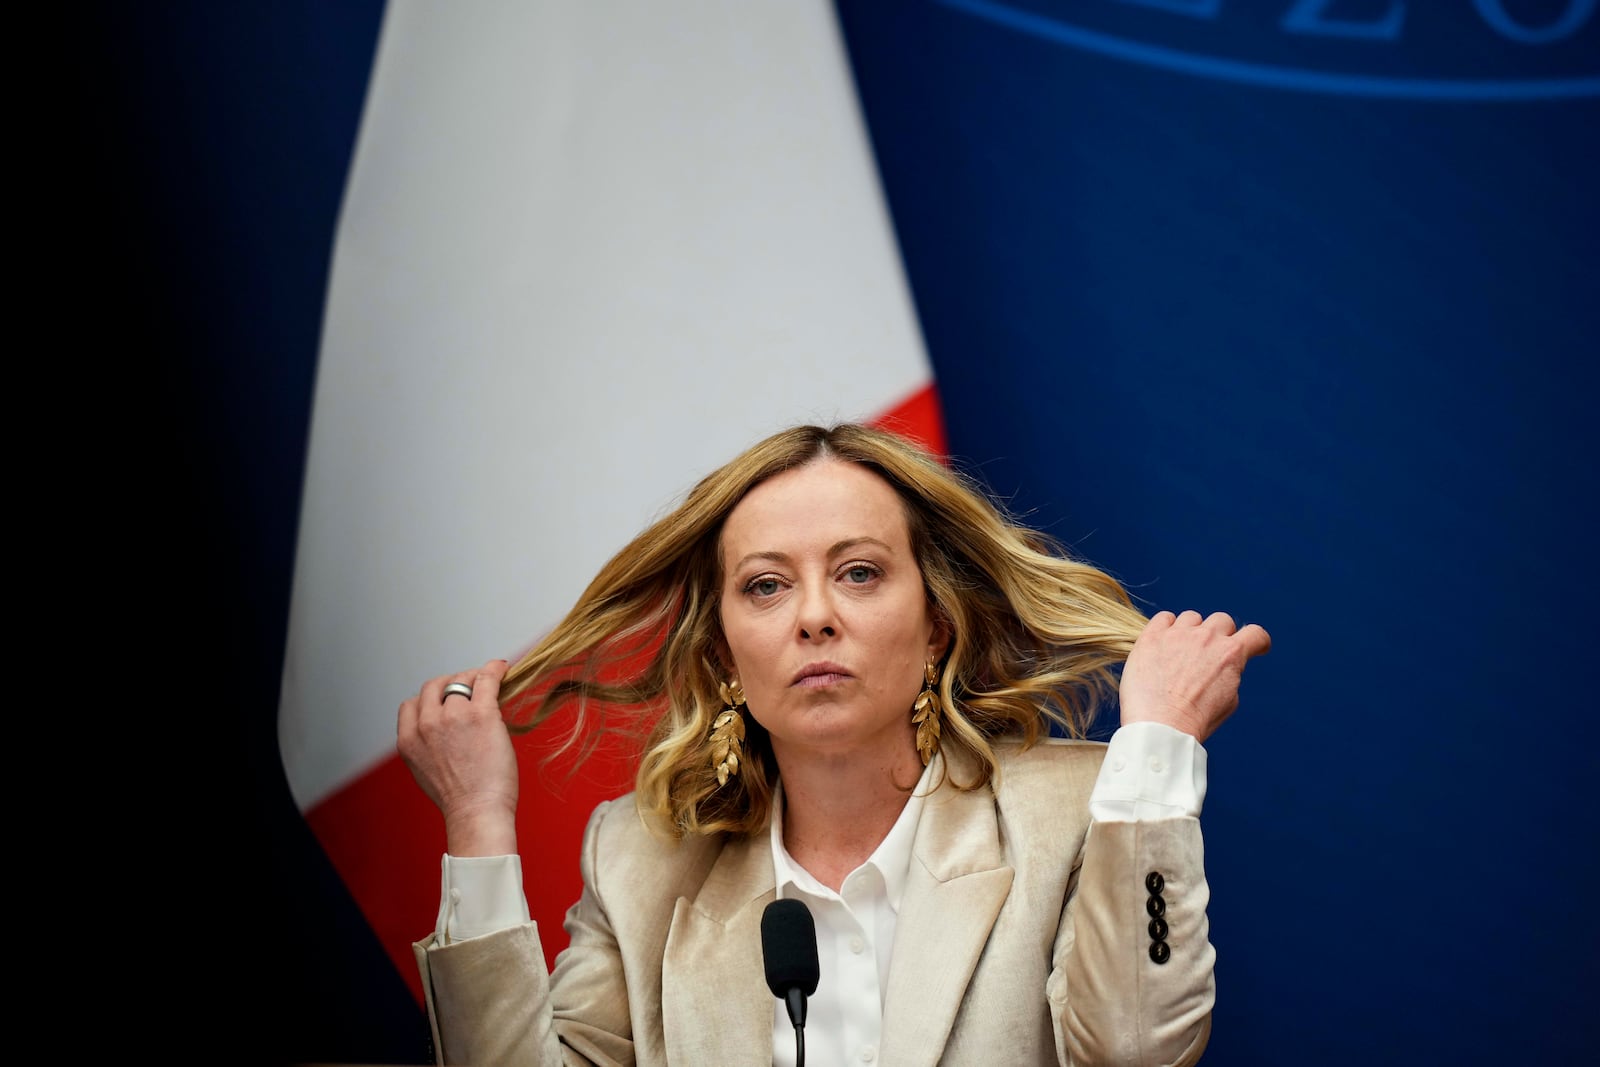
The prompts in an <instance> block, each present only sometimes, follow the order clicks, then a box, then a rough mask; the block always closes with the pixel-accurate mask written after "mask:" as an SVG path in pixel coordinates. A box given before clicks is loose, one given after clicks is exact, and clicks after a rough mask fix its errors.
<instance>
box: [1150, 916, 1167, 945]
mask: <svg viewBox="0 0 1600 1067" xmlns="http://www.w3.org/2000/svg"><path fill="white" fill-rule="evenodd" d="M1166 939H1167V920H1165V919H1163V918H1160V917H1159V916H1158V917H1157V918H1154V919H1151V920H1150V940H1152V941H1165V940H1166Z"/></svg>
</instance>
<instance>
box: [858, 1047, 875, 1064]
mask: <svg viewBox="0 0 1600 1067" xmlns="http://www.w3.org/2000/svg"><path fill="white" fill-rule="evenodd" d="M877 1058H878V1050H877V1049H875V1048H873V1047H872V1046H871V1045H866V1046H863V1047H862V1049H861V1062H862V1063H871V1062H872V1061H873V1060H875V1059H877Z"/></svg>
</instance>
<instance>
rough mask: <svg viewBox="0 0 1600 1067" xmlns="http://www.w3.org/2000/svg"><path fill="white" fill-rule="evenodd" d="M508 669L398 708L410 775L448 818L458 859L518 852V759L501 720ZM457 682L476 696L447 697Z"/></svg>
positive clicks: (438, 685) (500, 663)
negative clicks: (502, 688)
mask: <svg viewBox="0 0 1600 1067" xmlns="http://www.w3.org/2000/svg"><path fill="white" fill-rule="evenodd" d="M507 666H508V665H507V663H506V661H505V660H503V659H492V660H490V661H489V662H487V663H485V664H484V665H483V666H482V667H479V668H477V669H475V670H470V671H460V672H458V673H456V674H444V675H440V676H439V677H437V678H432V679H429V680H428V681H427V682H425V683H423V686H422V689H421V690H420V691H419V692H418V693H417V695H416V696H414V697H410V698H408V699H407V700H404V701H402V702H401V704H400V722H399V729H398V735H399V736H398V741H397V745H396V747H397V748H398V749H399V751H400V757H401V758H402V759H404V760H405V762H406V766H407V767H409V768H411V775H412V777H414V778H415V779H416V780H417V784H418V785H419V786H421V787H422V791H423V792H424V793H426V794H427V796H428V799H429V800H432V801H433V802H434V804H436V805H438V808H439V811H440V812H441V813H442V814H443V815H444V825H445V836H446V842H447V843H446V845H445V849H446V851H448V852H449V853H450V854H451V855H453V856H502V855H508V854H510V853H514V852H516V851H517V790H518V781H517V756H516V751H515V750H514V749H513V748H512V745H511V733H510V731H509V730H507V729H506V724H505V720H504V719H503V718H501V715H500V699H499V698H500V679H501V678H503V677H504V676H505V673H506V668H507ZM453 683H459V684H461V685H465V686H469V687H470V688H471V690H472V696H471V697H466V696H463V695H461V694H459V693H449V694H447V693H446V692H445V687H446V686H448V685H451V684H453Z"/></svg>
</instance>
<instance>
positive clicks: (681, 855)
mask: <svg viewBox="0 0 1600 1067" xmlns="http://www.w3.org/2000/svg"><path fill="white" fill-rule="evenodd" d="M999 751H1000V754H1001V763H1000V774H999V776H998V777H997V779H996V780H995V781H994V782H993V783H992V785H991V786H990V787H987V788H983V789H979V790H975V791H972V792H968V793H962V792H958V791H956V790H955V789H953V788H950V787H949V786H948V785H945V786H941V787H940V788H939V789H937V790H936V791H935V792H934V793H933V795H932V796H930V797H929V798H928V802H927V805H926V806H925V807H924V809H923V813H922V818H921V821H920V822H919V823H918V826H917V832H916V838H915V840H914V843H913V845H912V859H911V868H910V872H909V875H908V878H907V882H906V887H905V892H904V895H903V897H902V900H901V905H900V911H899V915H898V919H897V924H896V929H895V941H894V953H893V964H892V967H891V974H890V976H889V982H888V988H887V991H886V993H885V1003H884V1013H883V1035H882V1041H881V1044H880V1050H881V1055H880V1059H879V1062H880V1063H881V1064H883V1065H884V1067H913V1065H932V1064H947V1065H962V1064H977V1065H983V1067H992V1065H994V1064H1035V1063H1040V1064H1043V1063H1062V1064H1118V1065H1122V1064H1179V1063H1181V1064H1191V1063H1194V1062H1195V1061H1196V1060H1198V1059H1199V1057H1200V1054H1201V1052H1202V1051H1203V1050H1204V1048H1205V1045H1206V1041H1207V1039H1208V1037H1209V1035H1210V1017H1211V1006H1212V1001H1213V997H1214V983H1213V979H1212V964H1213V961H1214V959H1215V953H1214V951H1213V950H1212V947H1211V944H1210V942H1209V940H1208V937H1207V935H1208V927H1207V921H1206V914H1205V909H1206V904H1207V901H1208V899H1209V891H1208V889H1207V887H1206V881H1205V871H1204V867H1203V849H1202V844H1201V837H1200V825H1199V821H1198V820H1196V819H1192V818H1178V819H1171V820H1162V821H1159V822H1150V823H1096V824H1094V825H1093V829H1092V831H1091V827H1090V821H1089V810H1088V805H1089V793H1090V790H1091V789H1092V788H1093V785H1094V781H1095V778H1096V775H1097V774H1098V772H1099V767H1100V762H1101V759H1102V757H1103V756H1104V754H1105V746H1104V745H1103V744H1100V743H1097V742H1088V741H1047V742H1043V743H1041V744H1039V745H1038V746H1036V747H1035V748H1033V749H1031V750H1029V751H1028V752H1026V753H1021V752H1019V751H1018V746H1016V745H1014V744H1006V745H1002V746H1000V748H999ZM955 770H956V772H957V773H960V771H961V770H962V768H955ZM581 862H582V871H583V886H584V888H583V894H582V896H581V898H580V899H579V900H578V902H577V903H576V904H574V905H573V906H572V908H571V910H570V911H568V913H567V918H566V923H565V926H566V929H567V931H568V933H569V934H570V937H571V941H570V944H569V947H568V948H567V949H566V950H565V951H563V952H562V953H561V954H560V956H559V957H558V958H557V960H556V966H555V970H554V972H553V973H549V974H547V973H546V970H545V962H544V950H543V947H542V946H541V944H540V941H539V933H538V929H537V924H536V923H531V922H530V923H527V924H524V925H521V926H517V927H514V928H512V929H508V930H503V931H500V932H498V933H494V934H487V935H484V936H482V937H476V938H471V939H468V940H465V941H458V942H455V943H453V944H450V945H440V944H437V943H436V942H435V941H434V939H433V938H431V937H430V938H428V939H427V940H424V941H419V942H417V943H416V944H415V945H414V946H413V947H414V951H415V954H416V959H417V965H418V966H419V967H420V968H421V971H422V983H423V988H424V990H425V991H426V996H427V1005H428V1016H429V1019H430V1021H431V1023H432V1026H433V1040H434V1048H435V1050H436V1053H437V1056H438V1062H439V1063H441V1064H444V1063H450V1064H467V1065H476V1067H499V1065H502V1064H536V1065H540V1067H547V1065H557V1064H631V1063H639V1064H645V1065H654V1064H672V1065H675V1067H678V1065H681V1067H705V1065H713V1067H736V1065H742V1064H771V1062H772V1025H773V1011H774V1006H775V1003H776V1002H775V1000H774V998H773V995H772V993H771V991H770V990H769V989H768V988H767V984H766V978H765V971H764V969H763V966H762V956H761V915H762V912H763V910H764V909H765V908H766V906H767V904H768V903H770V902H771V901H772V900H773V899H774V898H775V895H776V891H775V887H774V875H773V868H772V854H771V850H770V848H769V847H768V842H767V835H766V834H758V835H756V836H755V837H752V838H748V839H731V838H725V837H715V838H691V839H687V840H685V841H683V842H681V843H677V844H673V843H671V842H666V841H662V840H659V839H657V838H655V837H653V836H652V835H651V834H650V833H649V832H648V830H647V829H646V828H645V826H644V824H643V822H642V820H641V818H640V816H639V814H638V813H637V811H636V809H635V808H634V804H633V798H632V796H631V795H630V796H627V797H623V798H621V799H619V800H613V801H607V802H606V803H603V804H601V805H600V806H599V807H597V808H596V809H595V811H594V814H593V816H591V818H590V821H589V825H588V829H587V831H586V832H585V835H584V841H583V855H582V861H581ZM1153 873H1154V874H1159V876H1160V878H1159V880H1157V879H1154V878H1152V877H1151V876H1152V874H1153ZM1152 886H1155V887H1157V888H1158V891H1156V892H1152V888H1151V887H1152ZM1158 898H1159V899H1158ZM1157 911H1159V912H1161V913H1162V914H1161V915H1160V918H1161V920H1162V921H1163V922H1165V923H1166V930H1165V931H1164V936H1163V937H1160V938H1159V939H1157V938H1156V937H1155V935H1156V934H1161V933H1163V931H1162V930H1161V929H1160V928H1159V927H1155V928H1154V929H1152V927H1153V926H1154V924H1153V922H1152V915H1151V913H1152V912H1157ZM1157 940H1159V941H1160V942H1161V943H1162V944H1164V945H1165V946H1166V948H1165V949H1162V948H1159V947H1155V948H1154V950H1153V946H1156V941H1157ZM1158 958H1159V959H1160V960H1162V961H1164V962H1157V959H1158ZM813 1067H833V1065H822V1064H818V1065H813Z"/></svg>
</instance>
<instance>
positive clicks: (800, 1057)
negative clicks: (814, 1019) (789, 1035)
mask: <svg viewBox="0 0 1600 1067" xmlns="http://www.w3.org/2000/svg"><path fill="white" fill-rule="evenodd" d="M784 1005H785V1006H786V1007H787V1008H788V1009H789V1021H790V1022H792V1023H794V1067H806V995H805V992H804V991H803V990H801V989H800V987H798V986H790V987H789V991H788V994H787V995H786V996H785V997H784Z"/></svg>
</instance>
